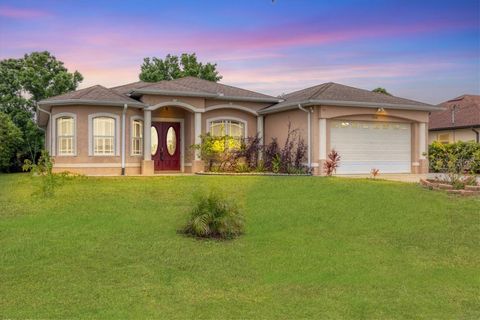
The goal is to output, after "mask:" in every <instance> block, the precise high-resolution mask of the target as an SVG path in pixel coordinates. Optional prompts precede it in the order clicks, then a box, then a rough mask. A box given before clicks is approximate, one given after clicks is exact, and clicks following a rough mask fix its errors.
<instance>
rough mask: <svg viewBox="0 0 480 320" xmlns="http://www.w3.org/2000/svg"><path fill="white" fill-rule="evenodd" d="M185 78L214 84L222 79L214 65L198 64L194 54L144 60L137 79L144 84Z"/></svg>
mask: <svg viewBox="0 0 480 320" xmlns="http://www.w3.org/2000/svg"><path fill="white" fill-rule="evenodd" d="M187 76H192V77H197V78H200V79H205V80H209V81H214V82H218V81H220V80H221V79H222V76H221V75H220V74H219V72H218V70H217V64H216V63H210V62H207V63H205V64H204V63H202V62H199V61H198V60H197V56H196V54H195V53H192V54H189V53H182V55H181V56H180V57H179V56H176V55H171V54H167V56H166V57H165V59H160V58H157V57H152V58H144V59H143V64H142V66H141V72H140V75H139V78H140V80H142V81H146V82H156V81H162V80H174V79H178V78H183V77H187Z"/></svg>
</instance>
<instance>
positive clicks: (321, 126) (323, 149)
mask: <svg viewBox="0 0 480 320" xmlns="http://www.w3.org/2000/svg"><path fill="white" fill-rule="evenodd" d="M318 132H319V135H320V137H319V139H318V141H319V143H318V150H319V154H318V157H319V160H318V174H320V175H324V174H325V173H324V172H323V164H324V163H325V161H326V160H327V119H324V118H321V119H319V121H318Z"/></svg>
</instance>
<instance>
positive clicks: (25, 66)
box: [0, 51, 83, 170]
mask: <svg viewBox="0 0 480 320" xmlns="http://www.w3.org/2000/svg"><path fill="white" fill-rule="evenodd" d="M82 80H83V77H82V75H81V74H80V73H78V72H77V71H75V72H73V73H69V72H68V70H67V69H66V68H65V66H64V64H63V62H61V61H58V60H57V59H56V58H55V57H54V56H53V55H51V54H50V53H49V52H47V51H43V52H33V53H30V54H26V55H24V57H23V58H20V59H5V60H1V61H0V112H4V113H5V114H7V115H8V116H9V117H10V119H11V120H12V121H13V123H14V124H15V125H16V126H17V127H18V129H20V131H21V135H22V143H21V144H19V145H17V147H16V150H15V153H16V155H17V157H16V159H12V162H11V163H10V166H9V169H8V170H19V169H20V167H21V165H22V163H23V160H24V159H27V158H28V159H30V161H31V162H35V161H36V158H37V157H38V155H39V151H40V149H41V148H42V147H43V132H42V131H41V130H40V129H39V128H38V127H37V125H36V123H35V121H34V113H35V111H36V103H37V102H38V101H39V100H42V99H45V98H48V97H51V96H54V95H58V94H62V93H65V92H68V91H72V90H75V89H76V88H77V86H78V84H79V83H80V82H81V81H82Z"/></svg>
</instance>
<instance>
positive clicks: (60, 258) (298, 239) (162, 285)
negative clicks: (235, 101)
mask: <svg viewBox="0 0 480 320" xmlns="http://www.w3.org/2000/svg"><path fill="white" fill-rule="evenodd" d="M32 179H33V178H31V177H30V176H28V175H24V174H15V175H13V174H12V175H0V318H2V319H3V318H114V319H119V318H156V319H160V318H162V319H189V318H198V319H240V318H242V319H244V318H248V319H299V318H323V319H326V318H329V319H330V318H354V319H478V318H480V298H479V296H480V295H479V292H480V276H479V274H480V250H479V244H480V199H478V198H477V199H474V198H470V199H467V198H459V197H454V196H449V195H446V194H444V193H440V192H434V191H429V190H425V189H422V188H420V187H419V186H417V185H413V184H404V183H396V182H387V181H367V180H353V179H342V178H319V177H209V176H178V177H155V178H141V177H135V178H80V179H75V180H73V181H67V182H66V183H65V184H64V185H63V186H62V187H60V188H59V189H58V191H57V194H56V195H55V197H54V198H51V199H42V198H40V197H38V196H32V192H34V191H35V184H36V183H37V182H36V181H35V180H32ZM210 189H213V190H217V191H218V192H225V193H227V194H229V195H231V196H234V197H235V198H236V199H238V200H239V202H240V203H241V205H242V207H243V209H244V212H245V214H246V219H247V229H246V234H245V235H243V236H242V237H240V238H238V239H236V240H233V241H205V240H196V239H192V238H188V237H185V236H182V235H180V234H178V233H177V230H178V229H179V228H181V226H182V224H183V222H184V221H185V220H186V216H187V214H188V210H189V208H190V207H191V205H192V200H193V194H195V193H199V192H202V191H206V190H210Z"/></svg>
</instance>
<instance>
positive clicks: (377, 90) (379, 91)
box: [372, 87, 391, 96]
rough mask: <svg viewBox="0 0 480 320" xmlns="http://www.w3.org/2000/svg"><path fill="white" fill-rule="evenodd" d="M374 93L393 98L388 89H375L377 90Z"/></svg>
mask: <svg viewBox="0 0 480 320" xmlns="http://www.w3.org/2000/svg"><path fill="white" fill-rule="evenodd" d="M372 92H376V93H381V94H386V95H387V96H391V94H390V93H389V92H388V91H387V89H385V88H382V87H378V88H375V89H373V90H372Z"/></svg>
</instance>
